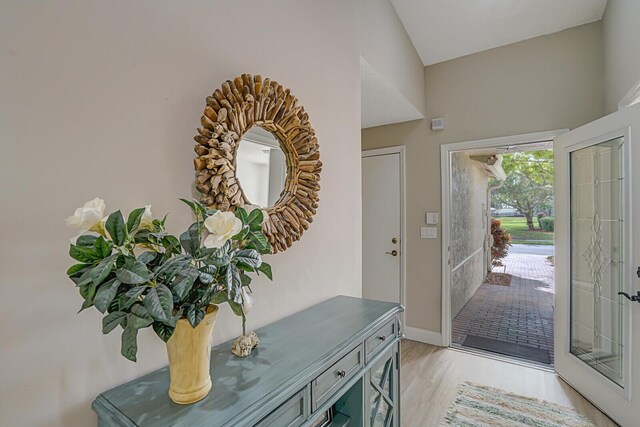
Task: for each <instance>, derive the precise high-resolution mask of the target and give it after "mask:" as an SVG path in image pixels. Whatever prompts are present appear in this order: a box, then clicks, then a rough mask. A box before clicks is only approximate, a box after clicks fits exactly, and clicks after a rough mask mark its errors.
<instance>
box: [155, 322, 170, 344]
mask: <svg viewBox="0 0 640 427" xmlns="http://www.w3.org/2000/svg"><path fill="white" fill-rule="evenodd" d="M175 329H176V328H175V327H174V326H169V325H165V324H164V323H162V322H153V330H154V331H155V332H156V334H157V335H158V336H159V337H160V339H161V340H162V341H164V342H167V341H169V338H171V335H173V331H174V330H175Z"/></svg>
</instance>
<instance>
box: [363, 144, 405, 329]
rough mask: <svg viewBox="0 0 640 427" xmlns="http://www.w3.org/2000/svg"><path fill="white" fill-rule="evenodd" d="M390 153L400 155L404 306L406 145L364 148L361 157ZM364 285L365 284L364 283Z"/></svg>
mask: <svg viewBox="0 0 640 427" xmlns="http://www.w3.org/2000/svg"><path fill="white" fill-rule="evenodd" d="M388 154H398V155H399V157H400V304H402V307H406V306H407V300H406V297H407V292H406V277H407V257H406V253H407V236H406V229H407V228H406V226H405V225H406V212H407V209H406V200H407V197H406V188H407V185H406V167H405V146H404V145H395V146H392V147H385V148H376V149H373V150H362V155H361V157H362V158H363V159H364V158H367V157H376V156H385V155H388ZM363 286H364V284H363ZM405 312H406V310H403V311H402V313H401V314H400V318H401V320H402V324H403V325H404V324H405V322H404V318H405Z"/></svg>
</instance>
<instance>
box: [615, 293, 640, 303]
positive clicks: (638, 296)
mask: <svg viewBox="0 0 640 427" xmlns="http://www.w3.org/2000/svg"><path fill="white" fill-rule="evenodd" d="M618 295H622V296H624V297H625V298H626V299H628V300H629V301H635V302H640V291H638V293H637V294H636V295H629V294H628V293H626V292H618Z"/></svg>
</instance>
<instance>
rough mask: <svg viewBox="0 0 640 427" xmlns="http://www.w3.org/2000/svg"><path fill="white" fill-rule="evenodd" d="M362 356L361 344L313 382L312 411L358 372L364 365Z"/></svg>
mask: <svg viewBox="0 0 640 427" xmlns="http://www.w3.org/2000/svg"><path fill="white" fill-rule="evenodd" d="M362 356H363V354H362V345H359V346H358V347H356V348H355V349H353V350H351V351H350V352H349V353H348V354H347V355H346V356H343V357H342V359H340V360H338V361H337V362H336V363H334V364H333V365H332V366H331V367H330V368H329V369H327V370H326V371H324V372H323V373H322V374H320V375H318V377H317V378H316V379H315V380H313V381H312V382H311V398H312V408H311V409H312V411H315V410H316V409H317V408H318V407H319V406H320V405H322V404H323V403H324V402H326V401H327V399H329V398H330V397H331V396H332V395H333V393H334V392H335V391H336V390H338V389H339V388H340V387H341V386H342V385H343V384H344V383H345V382H347V381H348V380H349V379H350V378H351V377H352V376H353V375H355V373H356V372H358V370H359V369H360V368H361V367H362V366H363V357H362Z"/></svg>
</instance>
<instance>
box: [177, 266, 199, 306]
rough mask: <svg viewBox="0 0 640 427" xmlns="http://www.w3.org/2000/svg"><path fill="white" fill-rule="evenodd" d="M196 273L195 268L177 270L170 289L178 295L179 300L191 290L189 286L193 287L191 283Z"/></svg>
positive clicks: (196, 275)
mask: <svg viewBox="0 0 640 427" xmlns="http://www.w3.org/2000/svg"><path fill="white" fill-rule="evenodd" d="M198 274H199V272H198V270H196V269H193V270H189V271H186V272H184V271H182V272H179V273H178V274H177V275H176V278H175V280H173V282H171V289H172V290H173V292H174V293H175V294H176V295H177V296H178V298H179V299H180V300H184V299H185V298H186V296H187V294H188V293H189V291H191V288H192V287H193V283H194V282H195V280H196V278H197V277H198Z"/></svg>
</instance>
